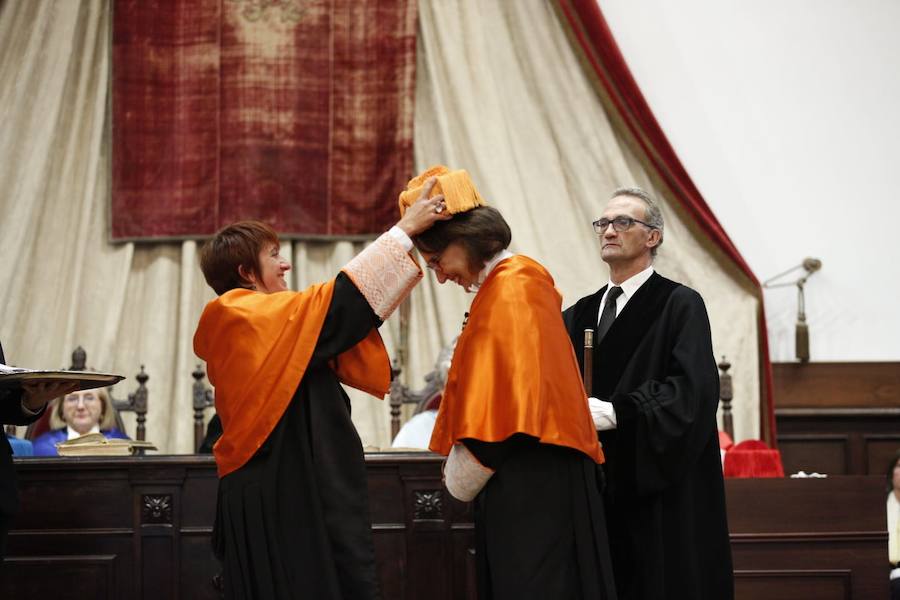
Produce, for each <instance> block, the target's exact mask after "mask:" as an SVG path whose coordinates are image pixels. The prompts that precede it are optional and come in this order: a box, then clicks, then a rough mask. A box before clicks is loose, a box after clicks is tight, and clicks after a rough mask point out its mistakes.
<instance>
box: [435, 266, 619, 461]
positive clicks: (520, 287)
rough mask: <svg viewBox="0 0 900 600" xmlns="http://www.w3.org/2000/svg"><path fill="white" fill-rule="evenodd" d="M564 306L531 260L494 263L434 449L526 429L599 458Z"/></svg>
mask: <svg viewBox="0 0 900 600" xmlns="http://www.w3.org/2000/svg"><path fill="white" fill-rule="evenodd" d="M561 304H562V298H561V297H560V295H559V292H557V291H556V288H555V287H554V286H553V278H552V277H551V276H550V274H549V273H548V272H547V271H546V269H544V268H543V267H542V266H541V265H540V264H538V263H537V262H535V261H533V260H531V259H530V258H527V257H524V256H518V255H517V256H513V257H511V258H509V259H506V260H504V261H501V262H500V263H499V264H497V266H496V267H494V269H493V271H491V273H490V274H489V275H488V277H487V279H486V280H485V281H484V283H483V284H482V286H481V288H480V289H479V290H478V294H477V295H476V296H475V300H474V301H473V302H472V307H471V308H470V309H469V318H468V321H467V323H466V325H465V328H464V329H463V332H462V333H461V334H460V336H459V340H458V341H457V343H456V350H455V352H454V353H453V362H452V363H451V366H450V372H449V373H448V374H447V386H446V388H445V389H444V398H443V400H442V401H441V408H440V410H439V411H438V416H437V422H436V423H435V426H434V432H433V434H432V436H431V444H430V448H431V450H433V451H434V452H437V453H439V454H448V453H449V452H450V449H451V448H452V446H453V444H454V443H455V442H457V441H459V440H460V439H463V438H473V439H477V440H482V441H484V442H500V441H503V440H505V439H506V438H508V437H509V436H511V435H513V434H514V433H525V434H528V435H531V436H534V437H536V438H538V439H540V441H541V442H543V443H545V444H554V445H557V446H566V447H569V448H574V449H576V450H580V451H581V452H583V453H584V454H586V455H587V456H589V457H590V458H592V459H593V460H594V461H595V462H598V463H602V462H603V452H602V450H601V449H600V445H599V443H598V441H597V432H596V431H595V430H594V424H593V421H592V420H591V414H590V411H589V409H588V403H587V396H586V395H585V393H584V385H583V383H582V380H581V374H580V372H579V369H578V363H577V361H576V360H575V351H574V349H573V348H572V343H571V341H569V336H568V334H567V333H566V328H565V325H564V324H563V321H562V313H561Z"/></svg>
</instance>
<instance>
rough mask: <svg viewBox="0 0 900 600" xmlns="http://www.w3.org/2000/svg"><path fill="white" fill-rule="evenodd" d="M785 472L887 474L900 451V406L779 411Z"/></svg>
mask: <svg viewBox="0 0 900 600" xmlns="http://www.w3.org/2000/svg"><path fill="white" fill-rule="evenodd" d="M775 418H776V422H777V429H778V447H779V449H780V450H781V458H782V462H783V463H784V471H785V473H796V472H797V471H801V470H802V471H806V472H807V473H810V472H813V471H816V472H819V473H828V474H831V475H876V476H884V474H885V472H886V469H887V466H888V463H890V462H891V460H892V458H893V456H894V453H895V452H896V451H897V450H898V449H900V408H879V409H863V408H854V409H838V408H822V409H808V408H802V409H799V408H798V409H790V408H780V409H777V410H776V411H775Z"/></svg>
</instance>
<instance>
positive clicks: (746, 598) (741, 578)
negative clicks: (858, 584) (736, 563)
mask: <svg viewBox="0 0 900 600" xmlns="http://www.w3.org/2000/svg"><path fill="white" fill-rule="evenodd" d="M734 580H735V586H734V587H735V600H759V599H760V598H765V599H766V600H797V599H798V598H815V599H816V600H849V599H850V598H851V597H852V595H851V589H850V571H846V570H834V571H827V570H826V571H821V570H820V571H815V570H810V571H800V570H775V569H773V570H771V571H736V572H735V574H734Z"/></svg>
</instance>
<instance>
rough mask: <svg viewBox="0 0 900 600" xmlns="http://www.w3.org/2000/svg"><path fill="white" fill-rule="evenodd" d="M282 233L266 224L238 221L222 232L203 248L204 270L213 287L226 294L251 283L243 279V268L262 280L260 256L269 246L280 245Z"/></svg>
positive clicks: (208, 281)
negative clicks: (241, 273)
mask: <svg viewBox="0 0 900 600" xmlns="http://www.w3.org/2000/svg"><path fill="white" fill-rule="evenodd" d="M278 243H279V242H278V234H277V233H275V230H274V229H272V228H271V227H269V226H268V225H266V224H265V223H263V222H262V221H238V222H237V223H232V224H231V225H229V226H228V227H225V228H224V229H221V230H220V231H219V232H218V233H216V235H215V236H214V237H213V238H212V239H211V240H209V241H208V242H206V243H205V244H203V247H202V248H201V249H200V268H201V269H202V270H203V276H204V277H205V278H206V283H208V284H209V287H211V288H212V289H214V290H215V291H216V294H218V295H220V296H221V295H222V294H224V293H225V292H227V291H229V290H233V289H237V288H245V287H248V286H249V285H250V282H249V281H247V280H246V279H244V278H243V277H241V275H240V271H239V268H240V267H243V269H244V272H245V273H248V274H250V273H252V274H253V275H254V276H255V277H257V278H260V277H262V274H261V269H260V266H259V253H260V252H262V251H263V249H264V248H265V247H266V246H267V245H269V244H275V245H276V246H277V245H278Z"/></svg>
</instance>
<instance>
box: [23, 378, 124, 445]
mask: <svg viewBox="0 0 900 600" xmlns="http://www.w3.org/2000/svg"><path fill="white" fill-rule="evenodd" d="M50 411H51V412H50V431H48V432H47V433H44V434H42V435H39V436H38V437H37V438H36V439H35V440H34V455H35V456H58V454H57V452H56V444H58V443H60V442H65V441H66V440H72V439H75V438H77V437H81V436H82V435H84V434H86V433H97V432H99V433H102V434H103V435H104V436H106V437H107V438H120V439H125V440H127V439H128V436H127V435H125V434H124V433H122V432H121V431H119V430H118V429H116V415H115V412H114V411H113V407H112V401H111V400H110V399H109V394H108V393H107V392H106V390H105V389H103V388H97V389H94V390H82V391H80V392H72V393H71V394H67V395H65V396H63V397H62V398H57V399H56V400H54V401H53V402H51V403H50Z"/></svg>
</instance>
